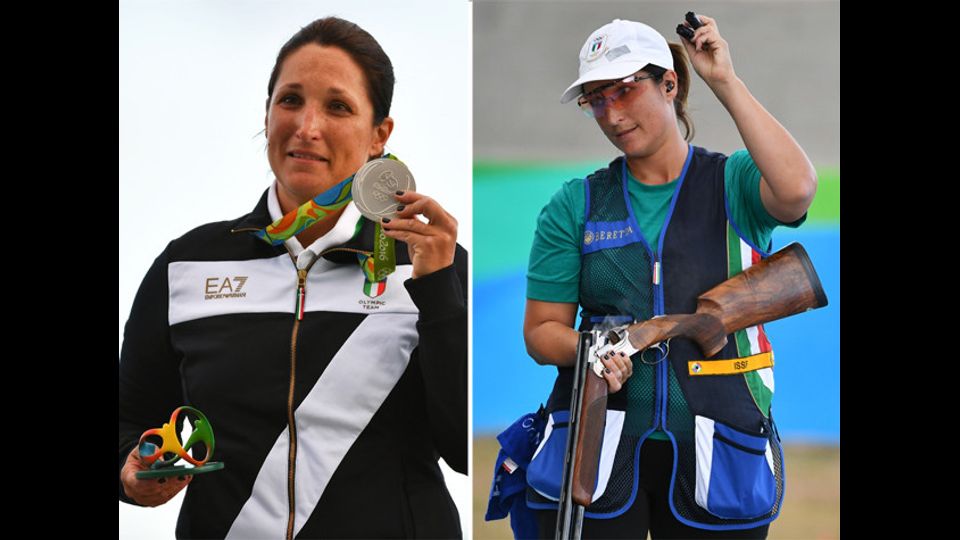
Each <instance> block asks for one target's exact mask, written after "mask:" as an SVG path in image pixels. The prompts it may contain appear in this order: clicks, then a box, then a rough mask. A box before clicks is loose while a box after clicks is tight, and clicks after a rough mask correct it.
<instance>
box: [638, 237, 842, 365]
mask: <svg viewBox="0 0 960 540" xmlns="http://www.w3.org/2000/svg"><path fill="white" fill-rule="evenodd" d="M825 305H827V296H826V294H824V292H823V287H822V286H821V285H820V278H818V277H817V273H816V271H814V269H813V264H812V263H811V262H810V257H808V256H807V252H806V250H804V249H803V246H801V245H800V244H796V243H794V244H790V245H789V246H787V247H785V248H783V249H781V250H780V251H778V252H776V253H774V254H773V255H771V256H770V257H768V258H767V259H765V260H763V261H760V262H759V263H757V264H755V265H753V266H751V267H750V268H748V269H746V270H744V271H743V272H741V273H739V274H737V275H736V276H733V277H732V278H730V279H728V280H727V281H724V282H723V283H721V284H719V285H717V286H716V287H714V288H712V289H710V290H709V291H707V292H705V293H703V294H701V295H700V297H699V298H697V312H696V313H694V314H692V315H667V316H664V317H658V318H656V319H651V320H649V321H644V322H642V323H638V324H634V325H632V326H630V327H628V328H627V335H628V336H629V340H630V344H631V345H632V346H633V348H634V349H636V350H639V351H642V350H644V349H646V348H648V347H650V346H652V345H654V344H656V343H660V342H662V341H666V340H668V339H670V338H673V337H684V338H689V339H692V340H694V341H696V342H697V344H698V345H699V346H700V349H701V350H702V351H703V353H704V355H706V357H707V358H710V357H712V356H714V355H716V354H717V353H718V352H720V350H721V349H723V347H724V346H725V345H726V344H727V335H728V334H731V333H733V332H736V331H738V330H743V329H744V328H749V327H751V326H755V325H758V324H763V323H768V322H771V321H776V320H778V319H783V318H784V317H789V316H791V315H796V314H797V313H802V312H804V311H809V310H811V309H817V308H821V307H823V306H825Z"/></svg>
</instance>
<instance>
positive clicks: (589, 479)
mask: <svg viewBox="0 0 960 540" xmlns="http://www.w3.org/2000/svg"><path fill="white" fill-rule="evenodd" d="M826 305H827V296H826V294H824V292H823V287H822V286H821V285H820V278H818V277H817V273H816V271H815V270H814V268H813V264H812V263H811V262H810V257H809V256H807V252H806V250H804V249H803V246H801V245H800V244H797V243H793V244H790V245H789V246H787V247H785V248H783V249H781V250H780V251H778V252H776V253H774V254H773V255H771V256H770V257H768V258H766V259H764V260H763V261H761V262H759V263H757V264H755V265H753V266H751V267H750V268H748V269H746V270H744V271H743V272H741V273H740V274H737V275H736V276H734V277H732V278H730V279H728V280H726V281H724V282H723V283H720V284H719V285H717V286H716V287H714V288H712V289H710V290H709V291H707V292H705V293H703V294H702V295H700V296H699V297H698V298H697V310H696V313H693V314H685V315H662V316H658V317H654V318H652V319H649V320H646V321H643V322H640V323H635V324H631V325H626V326H622V327H619V328H614V329H612V330H609V331H607V332H604V333H597V332H585V333H583V334H581V340H580V346H579V347H578V350H577V362H578V363H577V366H576V368H577V371H576V373H577V374H576V375H575V382H574V392H573V398H572V400H571V401H572V402H571V409H570V431H569V434H570V435H569V437H570V440H569V441H568V443H567V447H568V452H567V456H566V458H565V461H564V463H565V467H564V481H563V484H562V488H561V506H560V508H559V510H560V511H559V512H558V516H557V538H558V539H563V540H566V539H568V538H579V537H580V524H581V523H580V522H581V521H582V515H583V508H584V507H587V506H589V505H590V503H591V501H592V499H593V491H594V489H595V487H596V484H597V469H598V465H599V461H600V444H601V442H602V440H603V430H604V424H605V420H606V409H607V382H606V380H605V379H604V378H603V367H604V366H603V363H602V362H600V360H599V358H600V357H602V356H604V355H605V354H607V353H608V352H610V351H611V350H612V351H615V352H621V351H622V352H623V353H624V354H626V355H627V356H632V355H634V354H636V353H638V352H641V351H645V350H646V349H649V348H655V349H660V350H661V352H662V353H663V354H664V355H666V354H667V353H666V351H669V343H670V340H671V339H672V338H675V337H681V338H687V339H691V340H693V341H694V342H696V343H697V345H699V346H700V349H701V350H702V351H703V353H704V354H705V355H706V357H707V358H710V357H712V356H714V355H716V354H717V353H718V352H720V351H721V350H722V349H723V347H724V346H725V345H726V344H727V335H729V334H731V333H733V332H736V331H738V330H743V329H744V328H749V327H751V326H755V325H758V324H763V323H767V322H771V321H776V320H778V319H783V318H785V317H789V316H791V315H795V314H797V313H802V312H805V311H810V310H812V309H817V308H821V307H823V306H826ZM585 343H586V346H585V345H584V344H585ZM591 343H592V347H591V346H590V345H591ZM567 463H569V470H568V469H567ZM565 493H566V494H567V495H568V497H569V498H571V499H572V502H570V501H567V503H568V504H567V505H566V506H565V505H564V504H563V503H564V502H565V501H564V500H563V494H565ZM568 506H569V512H570V515H567V514H568ZM578 507H579V509H578ZM577 515H579V516H580V518H579V519H576V517H577Z"/></svg>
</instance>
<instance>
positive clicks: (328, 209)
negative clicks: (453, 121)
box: [252, 154, 400, 284]
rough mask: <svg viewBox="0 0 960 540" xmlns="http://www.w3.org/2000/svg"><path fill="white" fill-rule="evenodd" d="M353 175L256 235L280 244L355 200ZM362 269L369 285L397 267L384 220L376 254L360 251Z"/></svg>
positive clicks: (376, 236)
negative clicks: (384, 232)
mask: <svg viewBox="0 0 960 540" xmlns="http://www.w3.org/2000/svg"><path fill="white" fill-rule="evenodd" d="M383 157H384V158H385V159H392V160H395V161H400V160H399V159H397V157H396V156H394V155H392V154H387V155H385V156H383ZM353 176H354V175H350V177H349V178H347V179H346V180H344V181H342V182H340V183H339V184H337V185H335V186H333V187H332V188H330V189H328V190H326V191H324V192H323V193H321V194H319V195H317V196H316V197H314V198H313V199H311V200H309V201H307V202H306V203H304V204H302V205H301V206H300V207H299V208H297V209H295V210H291V211H290V212H287V213H286V214H285V215H284V216H283V217H282V218H280V219H278V220H276V221H274V222H273V223H271V224H270V225H268V226H267V227H266V228H264V229H260V230H258V231H255V232H253V233H252V234H253V235H254V236H256V237H257V238H259V239H261V240H263V241H264V242H266V243H268V244H270V245H272V246H279V245H280V244H283V243H284V242H285V241H286V240H287V239H289V238H291V237H293V236H296V235H298V234H300V233H301V232H303V231H304V230H306V229H307V228H308V227H310V226H311V225H315V224H317V223H319V222H321V221H323V220H325V219H327V218H329V217H330V215H331V214H334V213H336V212H337V211H338V210H340V209H341V208H343V207H344V206H346V205H347V204H348V203H349V202H350V201H352V200H353V194H352V192H351V189H352V188H353ZM357 258H358V259H359V263H360V268H361V269H363V275H364V277H365V278H366V281H367V283H368V284H373V283H378V282H381V281H384V280H386V279H387V276H389V275H390V274H392V273H393V271H394V270H396V267H397V254H396V242H395V241H394V240H393V238H389V237H387V236H386V235H385V234H383V228H382V227H381V226H380V223H377V224H376V228H375V232H374V241H373V253H372V254H369V253H358V254H357Z"/></svg>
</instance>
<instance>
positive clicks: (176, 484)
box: [120, 447, 193, 506]
mask: <svg viewBox="0 0 960 540" xmlns="http://www.w3.org/2000/svg"><path fill="white" fill-rule="evenodd" d="M149 469H150V467H147V466H146V465H144V464H143V463H142V462H141V461H140V449H139V448H138V447H134V448H133V450H132V451H131V452H130V453H129V454H127V462H126V463H124V464H123V469H121V470H120V482H121V483H122V484H123V492H124V493H126V495H127V497H130V498H131V499H133V500H134V501H135V502H136V503H137V504H142V505H143V506H160V505H161V504H164V503H165V502H167V501H169V500H170V499H172V498H174V497H176V495H177V493H180V490H182V489H183V488H185V487H187V484H189V483H190V481H191V480H193V475H189V474H188V475H186V476H185V477H177V476H171V477H169V478H150V479H137V476H136V475H137V471H146V470H149ZM180 478H183V480H180Z"/></svg>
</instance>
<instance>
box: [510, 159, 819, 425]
mask: <svg viewBox="0 0 960 540" xmlns="http://www.w3.org/2000/svg"><path fill="white" fill-rule="evenodd" d="M627 175H628V176H629V178H628V181H627V193H628V195H629V196H630V204H631V205H632V206H633V212H634V216H635V217H636V219H637V225H639V226H640V230H641V232H642V233H643V237H644V238H645V239H646V240H647V243H648V244H649V245H650V248H651V249H653V250H654V251H656V249H657V244H658V243H659V240H660V233H661V231H662V230H663V223H664V221H666V219H667V211H668V210H669V209H670V201H671V200H672V198H673V193H674V191H676V187H677V184H678V182H677V180H679V178H675V179H674V180H673V181H671V182H668V183H666V184H660V185H655V186H650V185H646V184H641V183H640V182H639V181H637V179H636V178H634V177H633V175H632V174H631V173H630V169H629V168H627ZM760 176H761V175H760V170H759V169H757V165H756V163H754V161H753V158H752V157H751V156H750V153H749V152H747V150H745V149H744V150H738V151H737V152H734V153H733V154H732V155H731V156H730V157H729V158H728V159H727V162H726V166H725V168H724V190H725V192H726V197H727V201H729V205H730V213H731V214H733V221H734V223H736V224H737V227H738V228H739V230H740V233H741V234H743V235H745V236H746V240H747V241H749V242H750V243H752V244H753V245H755V246H757V247H760V248H763V249H764V250H765V249H766V248H767V246H769V245H770V238H771V236H772V234H773V230H774V229H775V228H776V227H778V226H781V225H782V226H786V227H791V228H796V227H799V226H800V225H801V224H803V222H804V221H806V219H807V216H806V214H804V216H803V217H801V218H800V219H798V220H797V221H794V222H793V223H789V224H788V223H782V222H780V221H779V220H777V219H776V218H774V217H773V216H771V215H770V214H769V213H767V210H766V208H764V206H763V202H762V201H761V200H760ZM584 181H585V180H584V179H574V180H570V181H569V182H566V183H565V184H564V185H563V187H561V188H560V191H558V192H557V193H556V194H554V196H553V198H552V199H551V200H550V202H549V203H547V205H546V206H544V207H543V210H541V211H540V217H538V218H537V230H536V232H535V233H534V236H533V246H532V247H531V248H530V264H529V266H528V268H527V298H528V299H531V300H541V301H544V302H568V303H577V301H578V300H579V298H580V247H581V245H580V242H581V240H582V238H583V222H584V209H585V201H584V197H585V194H584V189H583V183H584ZM650 438H651V439H657V440H667V435H666V433H664V432H663V431H662V429H661V430H659V431H656V432H654V433H653V434H651V435H650Z"/></svg>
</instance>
